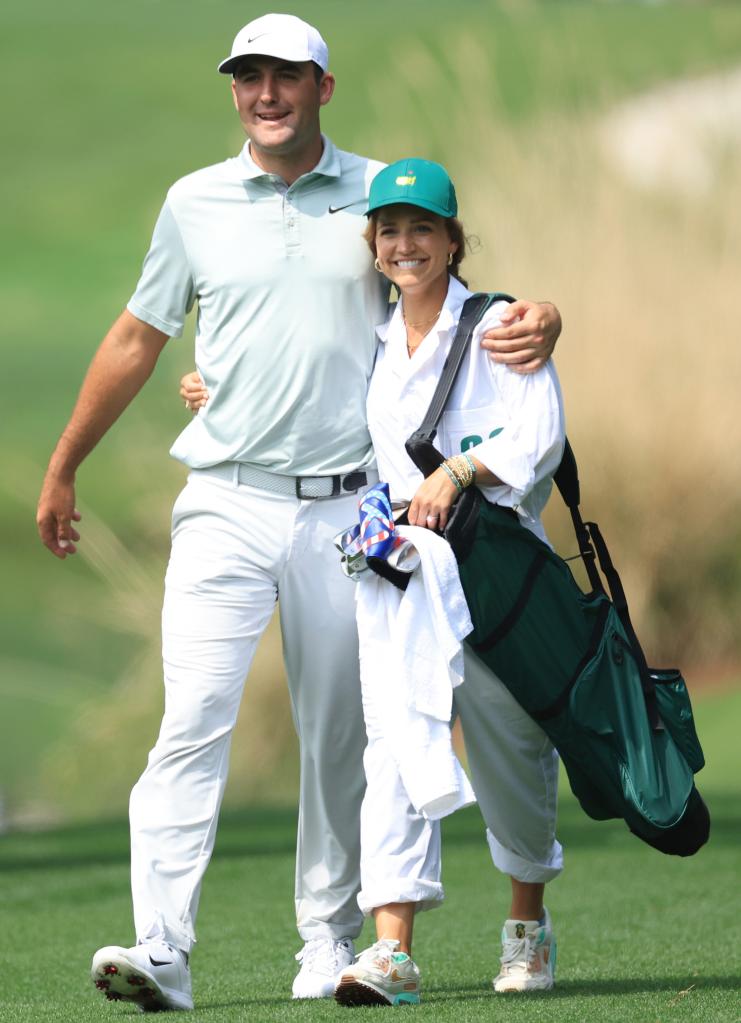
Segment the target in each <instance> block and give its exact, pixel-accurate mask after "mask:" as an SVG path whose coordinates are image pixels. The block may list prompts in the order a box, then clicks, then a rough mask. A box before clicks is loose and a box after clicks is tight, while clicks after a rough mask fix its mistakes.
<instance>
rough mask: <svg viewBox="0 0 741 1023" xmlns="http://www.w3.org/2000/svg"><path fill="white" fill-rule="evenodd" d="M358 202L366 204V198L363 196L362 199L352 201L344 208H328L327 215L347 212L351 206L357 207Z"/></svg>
mask: <svg viewBox="0 0 741 1023" xmlns="http://www.w3.org/2000/svg"><path fill="white" fill-rule="evenodd" d="M360 202H368V197H367V196H363V198H362V199H353V201H352V202H347V203H345V205H344V206H328V207H327V213H339V212H340V210H348V209H349V208H350V207H351V206H357V205H358V203H360Z"/></svg>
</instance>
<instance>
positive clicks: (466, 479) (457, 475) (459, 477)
mask: <svg viewBox="0 0 741 1023" xmlns="http://www.w3.org/2000/svg"><path fill="white" fill-rule="evenodd" d="M443 468H444V469H445V470H446V472H447V473H448V475H449V476H450V478H451V479H454V481H455V483H456V485H457V486H458V489H459V491H460V490H465V489H466V487H470V486H471V484H472V483H473V481H474V478H475V476H476V466H475V465H474V464H473V462H472V461H471V459H470V458H469V457H468V456H467V455H454V456H453V457H452V458H447V459H446V460H445V461H444V462H443Z"/></svg>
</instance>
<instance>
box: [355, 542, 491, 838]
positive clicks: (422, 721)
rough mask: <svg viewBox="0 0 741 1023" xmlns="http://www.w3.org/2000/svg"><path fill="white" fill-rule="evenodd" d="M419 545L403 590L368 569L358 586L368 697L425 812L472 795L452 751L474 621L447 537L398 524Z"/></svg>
mask: <svg viewBox="0 0 741 1023" xmlns="http://www.w3.org/2000/svg"><path fill="white" fill-rule="evenodd" d="M399 532H401V533H402V535H404V536H405V537H406V538H408V539H409V540H411V541H412V543H414V544H415V546H416V547H417V549H418V550H419V553H420V558H421V565H420V568H419V569H418V570H417V571H416V572H415V573H413V575H412V576H411V578H410V581H409V586H408V588H407V590H406V591H405V592H402V591H401V590H399V589H397V588H396V587H395V586H393V585H392V584H391V583H389V582H387V581H386V580H384V579H380V578H379V577H378V576H375V575H373V574H372V573H367V574H365V575H363V576H362V577H361V579H360V581H359V584H358V586H357V588H356V596H357V617H358V632H359V635H360V647H361V675H362V678H363V693H364V701H365V702H366V704H368V703H369V701H370V702H372V713H373V716H374V719H375V720H376V721H377V722H381V723H382V727H383V731H384V734H385V737H386V739H387V741H388V744H389V748H390V750H391V755H392V756H393V758H394V761H395V763H396V765H397V768H398V770H399V775H400V777H401V780H402V783H403V785H404V787H405V789H406V791H407V794H408V796H409V801H410V802H411V803H412V805H413V806H414V808H415V809H416V810H417V812H418V813H421V814H423V815H424V816H425V817H427V818H429V819H430V820H435V819H437V818H439V817H443V816H445V815H446V814H449V813H452V812H453V811H454V810H456V809H458V808H459V807H461V806H467V805H469V804H470V803H473V802H475V796H474V794H473V790H472V789H471V786H470V783H469V781H468V779H467V777H466V775H465V772H464V771H463V768H462V767H461V765H460V762H459V761H458V758H457V757H456V756H455V753H454V752H453V747H452V743H451V736H450V718H451V709H452V702H453V689H454V687H455V686H457V685H460V683H461V682H462V681H463V650H462V647H461V641H462V640H463V638H464V637H465V636H466V635H468V633H469V632H471V630H472V628H473V625H472V623H471V619H470V616H469V614H468V608H467V606H466V602H465V598H464V596H463V590H462V587H461V583H460V578H459V576H458V568H457V565H456V563H455V558H454V557H453V553H452V551H451V550H450V547H449V545H448V544H447V543H446V542H445V541H444V540H443V539H442V538H441V537H439V536H437V535H436V534H434V533H431V532H430V531H429V530H426V529H422V528H421V527H417V526H409V527H405V528H404V529H403V530H399Z"/></svg>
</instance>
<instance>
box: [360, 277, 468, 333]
mask: <svg viewBox="0 0 741 1023" xmlns="http://www.w3.org/2000/svg"><path fill="white" fill-rule="evenodd" d="M470 295H471V292H470V291H469V290H468V288H467V287H465V285H463V284H461V282H460V281H459V280H458V279H457V278H455V277H450V278H449V279H448V293H447V295H446V296H445V302H444V303H443V308H442V312H441V313H440V318H439V319H438V321H437V323H436V325H435V328H434V329H435V333H437V334H438V335H439V334H443V333H446V332H447V331H449V330H450V329H451V328H452V327H454V326H455V324H457V322H458V320H459V319H460V315H461V309H462V308H463V303H464V302H465V301H466V299H467V298H468V297H469V296H470ZM398 330H402V331H403V330H404V310H403V303H402V300H401V299H399V301H398V302H397V303H396V304H395V305H394V306H392V307H391V310H390V312H389V316H388V318H387V319H386V321H385V323H380V324H378V326H377V327H376V335H377V336H378V340H379V341H382V342H383V343H384V344H386V342H387V341H388V339H389V335H391V336H393V335H394V334H395V333H396V332H397V331H398Z"/></svg>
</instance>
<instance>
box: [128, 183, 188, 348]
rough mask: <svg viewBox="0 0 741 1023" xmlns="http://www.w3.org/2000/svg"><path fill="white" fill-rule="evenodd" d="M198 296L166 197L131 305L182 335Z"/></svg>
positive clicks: (146, 317) (139, 313)
mask: <svg viewBox="0 0 741 1023" xmlns="http://www.w3.org/2000/svg"><path fill="white" fill-rule="evenodd" d="M195 298H196V290H195V284H194V280H193V273H192V270H191V267H190V263H189V261H188V256H187V253H186V250H185V245H184V244H183V239H182V235H181V233H180V229H179V228H178V225H177V221H176V219H175V216H174V214H173V212H172V209H171V208H170V204H169V202H168V201H167V200H166V201H165V204H164V206H163V207H162V210H161V212H160V215H159V217H158V219H157V223H156V225H155V228H154V233H153V235H152V243H151V245H150V247H149V252H148V253H147V255H146V258H145V260H144V266H143V268H142V274H141V277H140V278H139V283H138V284H137V286H136V290H135V292H134V294H133V295H132V297H131V299H130V301H129V303H128V305H127V308H128V310H129V312H131V313H133V315H134V316H136V317H137V319H140V320H143V321H144V322H145V323H148V324H150V326H152V327H156V328H157V330H161V331H162V332H163V333H165V334H168V335H169V336H170V337H181V335H182V333H183V328H184V326H185V318H186V316H187V315H188V313H189V312H190V310H191V309H192V308H193V303H194V302H195Z"/></svg>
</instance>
